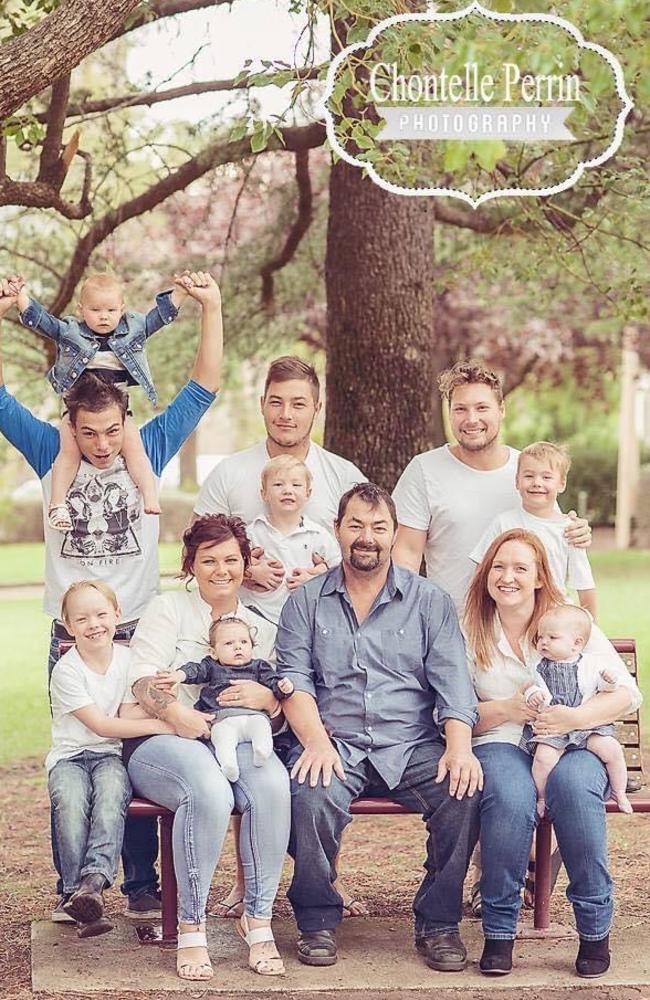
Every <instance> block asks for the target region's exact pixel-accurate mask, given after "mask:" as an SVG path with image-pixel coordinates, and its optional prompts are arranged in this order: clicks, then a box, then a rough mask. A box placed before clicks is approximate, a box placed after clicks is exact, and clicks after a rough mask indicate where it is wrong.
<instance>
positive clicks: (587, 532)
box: [564, 510, 591, 549]
mask: <svg viewBox="0 0 650 1000" xmlns="http://www.w3.org/2000/svg"><path fill="white" fill-rule="evenodd" d="M567 517H569V518H571V523H570V524H567V526H566V528H565V529H564V537H565V538H566V540H567V542H568V543H569V545H573V546H574V547H575V548H576V549H588V548H589V546H590V545H591V526H590V524H589V521H588V520H587V519H586V517H578V515H577V514H576V512H575V511H574V510H570V511H569V513H568V514H567Z"/></svg>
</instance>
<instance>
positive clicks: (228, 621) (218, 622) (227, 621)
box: [208, 615, 257, 648]
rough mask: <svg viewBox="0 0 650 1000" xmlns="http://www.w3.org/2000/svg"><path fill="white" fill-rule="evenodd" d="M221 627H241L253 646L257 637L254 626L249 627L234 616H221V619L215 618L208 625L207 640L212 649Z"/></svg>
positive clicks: (242, 620)
mask: <svg viewBox="0 0 650 1000" xmlns="http://www.w3.org/2000/svg"><path fill="white" fill-rule="evenodd" d="M222 625H243V626H244V628H245V629H246V631H247V632H248V634H249V635H250V637H251V644H252V645H253V646H254V645H255V636H256V635H257V629H256V628H255V626H254V625H249V623H248V622H245V621H244V619H243V618H237V617H236V616H235V615H222V616H221V618H215V620H214V621H213V622H212V624H211V625H210V631H209V632H208V638H209V640H210V645H211V646H212V648H214V644H215V641H216V636H217V632H218V631H219V629H220V628H221V626H222Z"/></svg>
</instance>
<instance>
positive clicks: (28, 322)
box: [20, 299, 66, 340]
mask: <svg viewBox="0 0 650 1000" xmlns="http://www.w3.org/2000/svg"><path fill="white" fill-rule="evenodd" d="M20 322H21V323H22V324H23V326H26V327H27V328H28V329H29V330H38V331H39V333H42V334H43V335H44V336H45V337H49V338H51V339H52V340H58V339H59V337H60V336H61V332H62V330H63V329H64V328H65V325H66V324H65V323H64V322H62V320H60V319H57V317H56V316H52V315H51V314H50V313H49V312H48V311H47V309H45V308H44V307H43V306H42V305H41V304H40V302H37V301H36V299H30V300H29V305H28V306H27V308H26V309H25V310H24V312H22V313H21V314H20Z"/></svg>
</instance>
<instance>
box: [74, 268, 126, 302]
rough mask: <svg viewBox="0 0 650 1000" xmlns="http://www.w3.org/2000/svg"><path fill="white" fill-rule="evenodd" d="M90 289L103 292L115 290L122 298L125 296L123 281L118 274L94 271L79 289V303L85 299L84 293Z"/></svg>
mask: <svg viewBox="0 0 650 1000" xmlns="http://www.w3.org/2000/svg"><path fill="white" fill-rule="evenodd" d="M89 288H97V289H99V290H101V291H106V290H107V289H115V290H116V291H118V292H119V293H120V295H122V297H123V296H124V285H123V283H122V280H121V279H120V278H118V277H117V275H116V274H111V273H110V271H93V273H92V274H89V275H88V277H87V278H86V279H85V281H83V282H82V284H81V288H80V289H79V301H81V300H82V299H83V297H84V292H86V291H88V289H89Z"/></svg>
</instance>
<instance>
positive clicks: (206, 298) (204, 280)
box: [183, 271, 221, 308]
mask: <svg viewBox="0 0 650 1000" xmlns="http://www.w3.org/2000/svg"><path fill="white" fill-rule="evenodd" d="M189 278H190V280H191V284H187V283H186V282H183V284H184V285H185V288H186V289H187V294H188V295H190V296H191V297H192V298H193V299H196V301H197V302H200V303H201V307H202V308H205V307H206V306H221V292H220V290H219V286H218V284H217V283H216V281H215V280H214V278H213V277H212V275H211V274H208V272H207V271H190V272H189Z"/></svg>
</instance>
